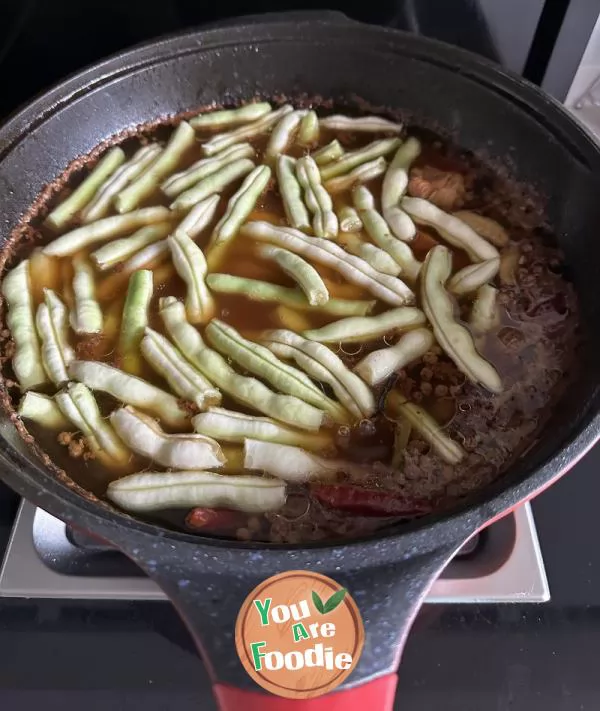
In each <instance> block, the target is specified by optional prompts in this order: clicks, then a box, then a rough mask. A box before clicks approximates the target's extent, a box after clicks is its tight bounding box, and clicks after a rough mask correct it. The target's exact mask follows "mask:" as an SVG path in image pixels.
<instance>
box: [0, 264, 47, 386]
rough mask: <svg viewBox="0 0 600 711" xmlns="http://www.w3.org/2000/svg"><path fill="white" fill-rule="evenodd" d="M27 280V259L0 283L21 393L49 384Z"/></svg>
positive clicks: (13, 365)
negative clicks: (6, 306) (6, 309)
mask: <svg viewBox="0 0 600 711" xmlns="http://www.w3.org/2000/svg"><path fill="white" fill-rule="evenodd" d="M29 281H30V275H29V260H28V259H25V260H23V261H22V262H21V263H20V264H18V265H17V266H16V267H14V269H11V270H10V271H9V272H8V273H7V274H6V276H5V277H4V279H3V280H2V295H3V296H4V299H5V300H6V303H7V305H8V314H7V316H6V325H7V326H8V328H9V330H10V335H11V336H12V339H13V341H14V344H15V352H14V355H13V358H12V368H13V371H14V374H15V377H16V378H17V380H18V381H19V385H20V386H21V390H30V389H31V388H37V387H39V386H40V385H43V384H44V383H47V382H48V376H47V375H46V371H45V370H44V365H43V363H42V353H41V349H40V342H39V339H38V335H37V330H36V326H35V316H34V311H33V299H32V296H31V285H30V283H29Z"/></svg>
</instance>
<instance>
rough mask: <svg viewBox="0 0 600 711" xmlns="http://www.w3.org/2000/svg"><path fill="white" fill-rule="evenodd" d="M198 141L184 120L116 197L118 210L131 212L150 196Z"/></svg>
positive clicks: (115, 201)
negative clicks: (153, 158) (162, 148)
mask: <svg viewBox="0 0 600 711" xmlns="http://www.w3.org/2000/svg"><path fill="white" fill-rule="evenodd" d="M195 142H196V134H195V132H194V129H193V128H192V127H191V126H190V125H189V123H187V122H186V121H182V122H181V123H180V124H179V126H177V128H176V129H175V131H174V132H173V133H172V134H171V137H170V138H169V141H168V143H167V145H166V146H165V148H164V150H163V151H161V153H159V155H158V156H157V157H156V158H155V160H154V161H153V162H152V163H151V164H150V165H149V166H148V167H147V168H146V170H145V171H144V172H143V173H142V174H141V175H140V176H139V177H138V178H136V179H135V180H134V181H133V182H132V183H130V184H129V185H128V186H127V187H126V188H125V189H124V190H122V191H121V192H120V193H118V195H117V196H116V197H115V200H114V203H115V207H116V209H117V212H121V213H123V212H129V211H130V210H133V208H135V207H137V206H138V205H139V204H140V203H141V202H142V201H144V200H145V199H146V198H147V197H149V196H150V195H151V194H152V193H153V192H154V191H155V190H156V188H157V187H158V185H159V184H160V182H161V180H162V179H163V178H164V177H166V176H167V175H168V174H169V173H171V172H173V170H175V168H176V167H177V164H178V163H179V162H180V160H181V159H182V157H183V156H184V155H185V154H186V153H187V151H188V150H189V149H190V148H191V147H192V146H193V145H194V143H195Z"/></svg>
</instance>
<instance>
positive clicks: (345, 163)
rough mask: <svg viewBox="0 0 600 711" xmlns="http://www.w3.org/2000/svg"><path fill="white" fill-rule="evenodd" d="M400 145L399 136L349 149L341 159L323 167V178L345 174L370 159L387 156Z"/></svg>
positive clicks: (328, 178) (325, 179)
mask: <svg viewBox="0 0 600 711" xmlns="http://www.w3.org/2000/svg"><path fill="white" fill-rule="evenodd" d="M399 145H400V141H399V139H397V138H384V139H383V140H381V141H373V142H372V143H369V145H368V146H365V147H364V148H358V149H357V150H355V151H349V152H348V153H345V154H344V155H343V156H342V157H341V158H340V159H339V160H336V161H335V162H331V163H327V164H326V165H324V166H322V167H321V180H323V182H325V181H327V180H331V178H335V177H337V176H338V175H343V174H344V173H348V172H350V171H351V170H352V169H353V168H356V167H357V166H359V165H362V164H363V163H368V162H369V161H372V160H375V159H376V158H380V157H381V156H385V155H387V154H388V153H391V152H392V151H395V150H396V148H397V147H398V146H399Z"/></svg>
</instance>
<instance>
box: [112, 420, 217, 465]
mask: <svg viewBox="0 0 600 711" xmlns="http://www.w3.org/2000/svg"><path fill="white" fill-rule="evenodd" d="M110 422H111V424H112V426H113V427H114V429H115V431H116V432H117V434H118V435H119V437H120V438H121V439H122V440H123V442H125V444H126V445H127V446H128V447H129V449H131V450H132V451H133V452H135V453H136V454H139V455H141V456H142V457H146V458H147V459H151V460H152V461H154V462H157V463H158V464H161V465H162V466H163V467H172V468H173V469H193V468H194V467H210V468H211V469H212V468H219V467H222V466H223V464H224V463H225V455H224V454H223V451H222V450H221V447H220V446H219V444H218V442H215V440H214V439H210V437H203V436H202V435H201V434H167V433H166V432H165V431H164V430H163V429H162V428H161V427H160V426H159V424H158V423H157V422H156V420H154V419H152V418H151V417H148V415H144V414H143V413H141V412H138V411H137V410H134V409H133V408H132V407H120V408H119V409H117V410H115V411H114V412H112V413H111V415H110Z"/></svg>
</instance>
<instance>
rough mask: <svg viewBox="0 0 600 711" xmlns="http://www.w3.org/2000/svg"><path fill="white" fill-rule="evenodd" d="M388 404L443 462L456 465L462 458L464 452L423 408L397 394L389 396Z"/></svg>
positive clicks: (393, 393)
mask: <svg viewBox="0 0 600 711" xmlns="http://www.w3.org/2000/svg"><path fill="white" fill-rule="evenodd" d="M388 403H389V404H390V405H391V407H392V408H393V410H395V411H396V412H398V414H399V415H400V416H401V417H402V418H404V419H405V420H407V421H408V422H409V423H410V425H411V426H412V427H413V428H414V429H415V430H416V431H417V432H418V433H419V434H420V435H421V437H423V439H424V440H425V441H426V442H428V443H429V444H430V445H431V447H432V448H433V449H434V450H435V452H437V454H439V455H440V457H441V458H442V459H443V460H444V461H445V462H447V463H448V464H458V463H459V462H460V461H461V460H462V459H463V458H464V456H465V451H464V450H463V448H462V447H461V446H460V445H459V444H457V443H456V442H454V441H453V440H452V439H450V437H448V435H447V434H445V433H444V432H443V431H442V428H441V427H440V426H439V425H438V423H437V422H436V421H435V420H434V419H433V417H432V416H431V415H430V414H428V413H427V412H425V410H423V408H421V407H419V406H418V405H415V404H414V403H413V402H409V401H408V400H407V399H406V397H404V395H401V394H400V393H398V392H392V393H390V394H389V396H388Z"/></svg>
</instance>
